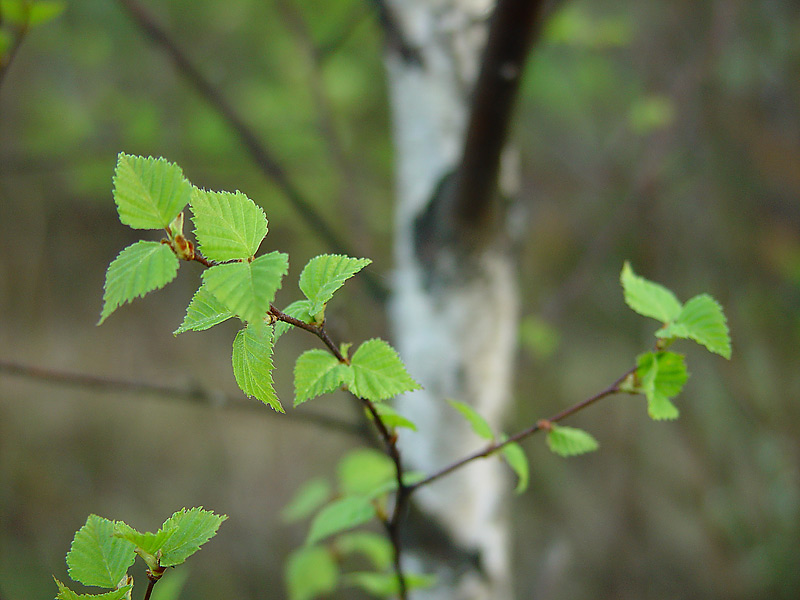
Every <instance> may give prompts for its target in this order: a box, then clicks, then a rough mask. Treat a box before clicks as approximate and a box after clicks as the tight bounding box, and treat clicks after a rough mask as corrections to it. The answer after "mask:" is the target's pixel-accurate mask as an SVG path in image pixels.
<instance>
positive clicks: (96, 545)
mask: <svg viewBox="0 0 800 600" xmlns="http://www.w3.org/2000/svg"><path fill="white" fill-rule="evenodd" d="M134 550H135V547H134V545H133V544H131V543H130V542H129V541H127V540H123V539H120V538H118V537H114V522H113V521H109V520H108V519H104V518H103V517H98V516H97V515H89V518H88V519H86V524H85V525H84V526H83V527H81V528H80V529H79V530H78V531H77V533H76V534H75V538H74V539H73V540H72V546H71V547H70V549H69V552H68V553H67V566H68V567H69V570H68V571H69V576H70V577H71V578H72V579H73V580H75V581H79V582H80V583H82V584H84V585H93V586H97V587H104V588H115V587H117V584H118V583H119V582H120V580H121V579H122V577H123V576H124V575H125V574H126V573H127V572H128V569H129V568H130V566H131V565H132V564H133V561H134V559H135V558H136V554H135V552H134Z"/></svg>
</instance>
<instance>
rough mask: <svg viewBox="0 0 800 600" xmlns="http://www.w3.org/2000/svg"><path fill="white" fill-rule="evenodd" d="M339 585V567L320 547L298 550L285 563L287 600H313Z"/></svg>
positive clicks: (327, 552) (325, 550) (326, 551)
mask: <svg viewBox="0 0 800 600" xmlns="http://www.w3.org/2000/svg"><path fill="white" fill-rule="evenodd" d="M338 585H339V566H338V565H337V564H336V561H335V560H334V558H333V556H331V553H330V552H329V551H328V550H327V549H326V548H323V547H321V546H310V547H304V548H300V549H298V550H295V551H294V552H292V554H291V556H290V557H289V560H288V562H287V563H286V587H287V588H288V592H289V600H313V599H314V598H319V597H321V596H327V595H328V594H330V593H331V592H333V591H334V590H335V589H336V587H337V586H338Z"/></svg>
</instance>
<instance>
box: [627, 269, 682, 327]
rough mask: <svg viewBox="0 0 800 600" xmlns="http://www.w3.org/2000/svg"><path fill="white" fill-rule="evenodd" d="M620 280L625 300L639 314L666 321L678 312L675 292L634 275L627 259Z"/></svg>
mask: <svg viewBox="0 0 800 600" xmlns="http://www.w3.org/2000/svg"><path fill="white" fill-rule="evenodd" d="M620 281H621V282H622V289H623V291H624V293H625V302H626V303H627V304H628V306H630V307H631V308H632V309H633V310H634V311H636V312H637V313H639V314H640V315H642V316H645V317H651V318H653V319H657V320H659V321H661V322H662V323H668V322H670V321H672V320H673V319H675V318H676V317H677V316H678V315H679V314H680V312H681V303H680V302H679V301H678V299H677V298H676V297H675V294H673V293H672V292H671V291H670V290H668V289H667V288H665V287H664V286H663V285H660V284H658V283H653V282H652V281H648V280H647V279H645V278H644V277H639V276H638V275H636V274H635V273H634V272H633V269H632V268H631V265H630V263H629V262H627V261H626V262H625V264H624V265H623V267H622V275H621V276H620Z"/></svg>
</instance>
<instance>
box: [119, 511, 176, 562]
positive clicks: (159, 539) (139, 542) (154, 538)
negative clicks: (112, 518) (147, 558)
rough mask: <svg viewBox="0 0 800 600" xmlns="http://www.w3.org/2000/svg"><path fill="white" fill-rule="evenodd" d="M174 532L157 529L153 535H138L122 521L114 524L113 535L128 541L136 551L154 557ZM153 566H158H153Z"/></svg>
mask: <svg viewBox="0 0 800 600" xmlns="http://www.w3.org/2000/svg"><path fill="white" fill-rule="evenodd" d="M173 533H174V531H173V530H172V529H163V528H162V529H159V530H158V531H157V532H155V533H151V532H149V531H147V532H145V533H140V532H139V531H136V530H135V529H134V528H133V527H131V526H130V525H128V524H127V523H124V522H122V521H118V522H117V523H115V524H114V535H115V536H117V537H119V538H122V539H124V540H128V541H129V542H131V543H132V544H134V546H136V548H137V549H139V550H143V551H144V552H146V553H147V554H150V555H152V556H153V557H155V555H156V553H157V552H158V551H159V550H161V548H162V547H163V546H164V544H165V543H166V541H167V540H168V539H169V538H170V536H172V534H173ZM153 566H156V567H157V566H158V565H157V564H156V565H153Z"/></svg>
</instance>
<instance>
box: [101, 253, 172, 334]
mask: <svg viewBox="0 0 800 600" xmlns="http://www.w3.org/2000/svg"><path fill="white" fill-rule="evenodd" d="M177 274H178V257H176V256H175V254H174V253H173V252H172V250H171V249H170V247H169V246H167V245H166V244H160V243H159V242H146V241H140V242H136V243H135V244H132V245H130V246H128V247H127V248H125V249H124V250H123V251H122V252H120V253H119V256H117V258H115V259H114V260H113V261H112V263H111V264H110V265H109V266H108V271H107V272H106V283H105V292H104V293H103V312H102V313H101V314H100V321H98V323H97V324H98V325H100V324H101V323H102V322H103V321H105V320H106V319H107V318H108V316H109V315H110V314H111V313H113V312H114V311H115V310H116V309H117V308H118V307H119V306H122V305H123V304H125V303H126V302H130V301H131V300H133V299H134V298H137V297H139V296H144V295H145V294H147V293H148V292H152V291H153V290H156V289H158V288H162V287H164V286H165V285H167V284H168V283H169V282H170V281H172V280H173V279H175V275H177Z"/></svg>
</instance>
